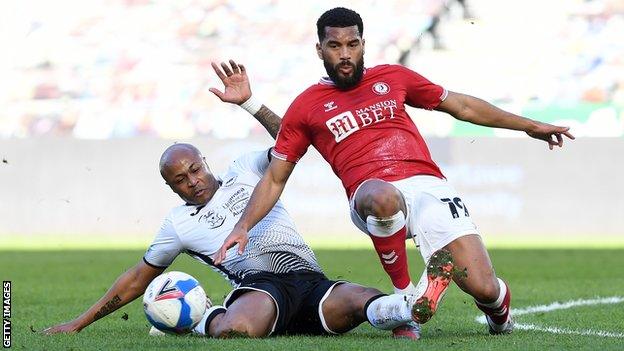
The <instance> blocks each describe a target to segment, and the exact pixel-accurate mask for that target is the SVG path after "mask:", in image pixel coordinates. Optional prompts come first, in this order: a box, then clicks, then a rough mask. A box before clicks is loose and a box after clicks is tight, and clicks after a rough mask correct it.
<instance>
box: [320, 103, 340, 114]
mask: <svg viewBox="0 0 624 351" xmlns="http://www.w3.org/2000/svg"><path fill="white" fill-rule="evenodd" d="M335 104H336V103H335V102H333V101H330V102H328V103H326V104H325V105H323V106H325V112H329V111H331V110H335V109H337V108H338V106H336V105H335Z"/></svg>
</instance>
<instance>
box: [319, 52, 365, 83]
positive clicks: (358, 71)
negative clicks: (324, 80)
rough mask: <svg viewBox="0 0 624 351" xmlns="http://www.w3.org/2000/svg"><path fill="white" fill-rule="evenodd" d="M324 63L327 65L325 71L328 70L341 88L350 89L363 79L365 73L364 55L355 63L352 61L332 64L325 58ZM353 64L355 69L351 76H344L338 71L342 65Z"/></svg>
mask: <svg viewBox="0 0 624 351" xmlns="http://www.w3.org/2000/svg"><path fill="white" fill-rule="evenodd" d="M323 65H324V66H325V71H327V75H328V76H329V78H330V79H331V80H332V81H333V82H334V84H336V87H337V88H338V89H340V90H348V89H351V88H353V87H355V86H356V85H358V84H359V83H360V81H361V80H362V76H363V75H364V57H362V58H361V59H360V60H359V61H357V63H356V64H355V65H354V64H353V63H351V62H348V61H346V62H341V63H339V64H337V65H335V66H332V65H331V63H329V62H327V61H326V60H323ZM345 65H348V66H351V67H353V71H352V74H351V76H349V77H344V76H341V75H340V73H338V70H339V69H340V67H341V66H345Z"/></svg>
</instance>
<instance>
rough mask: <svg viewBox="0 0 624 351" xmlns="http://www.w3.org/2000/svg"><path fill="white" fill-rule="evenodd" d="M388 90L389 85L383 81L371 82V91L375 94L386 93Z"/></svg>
mask: <svg viewBox="0 0 624 351" xmlns="http://www.w3.org/2000/svg"><path fill="white" fill-rule="evenodd" d="M389 92H390V86H389V85H388V84H386V83H384V82H377V83H375V84H373V93H375V94H377V95H386V94H388V93H389Z"/></svg>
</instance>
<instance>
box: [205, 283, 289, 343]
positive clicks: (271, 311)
mask: <svg viewBox="0 0 624 351" xmlns="http://www.w3.org/2000/svg"><path fill="white" fill-rule="evenodd" d="M276 318H277V308H276V306H275V302H274V300H273V299H272V298H271V296H270V295H269V294H267V293H266V292H264V291H254V290H247V291H244V292H242V293H241V294H239V295H238V296H237V297H236V299H235V300H234V301H233V302H231V303H229V305H228V307H227V309H226V308H225V307H223V306H213V307H211V308H210V309H208V311H206V314H205V315H204V318H203V319H202V320H201V321H200V324H199V325H198V327H196V328H195V330H194V332H195V333H197V334H201V335H209V336H211V337H214V338H228V337H234V336H237V337H240V336H245V337H252V338H259V337H265V336H268V335H270V334H271V332H272V331H273V328H274V325H275V321H276Z"/></svg>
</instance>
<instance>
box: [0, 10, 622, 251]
mask: <svg viewBox="0 0 624 351" xmlns="http://www.w3.org/2000/svg"><path fill="white" fill-rule="evenodd" d="M465 4H466V5H467V6H466V8H464V7H462V6H461V4H460V3H459V2H457V1H439V0H427V1H350V2H348V1H343V2H334V1H313V2H312V1H304V2H295V1H253V2H252V1H240V2H235V1H230V2H228V1H141V0H125V1H87V2H77V1H69V0H65V1H57V2H44V1H11V2H6V3H4V4H3V7H4V10H3V11H2V13H0V47H1V48H2V55H0V76H1V77H2V79H1V80H0V157H1V158H2V163H0V180H1V182H0V193H1V194H2V201H1V202H0V245H1V246H2V247H4V248H34V247H46V248H66V247H85V246H86V247H110V246H118V247H145V245H147V244H148V243H149V241H150V240H151V238H152V236H153V233H154V232H155V230H156V229H157V228H158V227H159V224H160V221H161V219H162V218H163V216H164V215H165V214H166V213H167V211H168V210H169V209H170V208H171V207H172V206H174V205H177V204H178V203H179V199H178V198H176V196H175V195H174V194H173V193H172V192H171V191H170V190H168V189H167V188H165V186H164V184H163V181H162V180H161V179H160V177H159V174H158V171H157V162H158V158H159V156H160V153H161V152H162V150H164V148H165V147H166V146H167V145H169V144H171V143H172V142H174V141H191V142H193V143H196V144H198V145H199V146H200V148H201V149H202V151H203V152H204V154H205V156H206V158H207V160H208V163H209V165H210V166H211V167H212V169H213V170H214V171H215V172H219V171H222V170H224V168H225V167H226V165H227V163H228V162H229V161H230V160H232V159H233V158H234V157H236V156H237V155H239V154H241V153H243V152H245V151H247V150H251V149H260V148H265V147H268V146H270V145H271V140H270V139H269V138H268V136H267V135H266V133H265V132H264V131H263V129H262V128H261V127H260V126H259V125H258V124H257V122H256V121H255V120H253V119H252V118H251V117H250V116H248V115H247V114H246V113H245V112H242V111H240V110H239V109H238V108H237V107H236V106H228V105H225V104H223V103H221V102H220V101H219V100H218V99H217V98H216V97H214V96H213V95H212V94H211V93H210V92H208V90H207V88H208V87H211V86H214V87H221V84H220V82H219V81H218V79H217V77H216V76H215V74H214V72H213V71H212V69H211V68H210V62H211V61H222V60H226V59H229V58H233V59H235V60H237V61H239V62H241V63H244V64H245V65H246V67H247V68H248V71H249V75H250V78H251V82H252V89H253V91H254V93H255V95H256V96H258V97H259V98H260V99H261V100H262V101H264V102H265V103H266V105H268V106H270V107H271V108H272V109H274V110H275V111H276V112H278V113H279V114H281V113H283V112H284V111H285V110H286V108H287V107H288V104H289V102H290V101H291V100H292V99H293V98H294V97H295V96H296V95H297V94H298V93H299V92H300V91H301V90H303V89H304V88H305V87H307V86H308V85H309V84H311V83H314V82H316V81H317V80H318V77H319V76H321V75H323V74H324V73H325V72H324V71H323V66H322V64H321V62H320V61H319V60H318V59H317V58H316V54H315V52H314V43H315V42H316V41H317V39H316V34H315V33H316V32H315V21H316V18H317V17H318V16H319V15H320V14H321V13H322V12H323V11H324V10H325V9H327V8H329V7H332V6H337V5H346V6H348V7H352V8H354V9H355V10H357V11H359V12H360V13H361V15H362V16H363V19H364V24H365V30H364V36H365V38H366V41H367V42H366V43H367V47H366V56H365V62H366V64H367V65H369V66H370V65H375V64H378V63H392V62H401V63H403V64H405V65H407V66H409V67H410V68H412V69H414V70H416V71H418V72H420V73H421V74H423V75H424V76H426V77H428V78H430V79H431V80H433V81H434V82H436V83H439V84H441V85H443V86H445V87H446V88H448V89H450V90H454V91H460V92H465V93H469V94H472V95H475V96H478V97H481V98H483V99H485V100H488V101H490V102H493V103H494V104H496V105H497V106H499V107H501V108H504V109H508V110H510V111H513V112H516V113H521V114H524V115H526V116H529V117H533V118H536V119H539V120H542V121H546V122H553V123H559V124H563V125H569V126H571V127H572V133H573V134H574V135H576V136H577V137H579V138H578V140H576V141H573V142H566V145H565V146H564V148H563V149H562V150H555V151H552V152H551V151H548V149H547V147H546V145H545V144H543V143H541V142H537V141H533V140H529V139H528V138H527V137H525V136H524V135H523V134H522V133H515V132H509V131H504V130H494V129H487V128H480V127H476V126H472V125H468V124H464V123H459V122H457V121H455V120H453V119H452V118H451V117H448V116H445V115H443V114H439V113H436V112H427V111H420V110H411V111H410V113H411V115H412V116H413V118H414V120H415V122H416V123H417V125H418V127H419V129H420V130H421V132H422V134H423V135H424V136H425V138H426V139H427V140H428V141H429V143H430V147H431V151H432V154H433V157H434V159H435V160H436V161H438V162H439V163H440V165H441V166H442V169H443V171H444V172H445V174H446V175H447V176H448V178H449V179H450V180H451V181H452V183H453V184H454V185H455V186H456V187H457V188H458V190H459V191H460V193H461V194H463V199H464V202H465V203H467V204H468V206H469V209H470V211H471V215H472V216H473V217H474V218H475V221H476V223H477V224H478V225H479V228H480V229H481V231H482V232H483V234H484V237H485V239H486V243H487V245H488V246H490V247H492V246H609V247H612V246H624V239H622V229H621V228H622V224H624V219H622V215H621V214H622V213H624V186H622V179H624V174H623V173H624V172H623V170H624V163H623V162H622V156H621V155H622V154H623V153H624V139H623V136H624V41H622V40H621V36H622V34H621V33H624V1H615V0H593V1H581V0H550V1H535V0H530V1H504V2H503V1H494V0H467V1H466V2H465ZM466 11H467V12H466ZM434 23H438V25H437V27H436V30H437V35H436V36H434V35H432V33H431V32H430V31H427V29H430V28H431V26H432V24H434ZM284 201H285V202H286V205H287V207H288V208H289V209H290V211H291V212H292V214H293V216H294V217H295V220H296V223H297V224H298V226H299V227H300V229H301V230H302V232H303V233H304V236H305V238H306V239H307V240H308V241H310V242H312V243H313V244H315V245H328V246H351V245H355V246H358V245H360V244H362V246H366V247H368V245H369V244H368V241H367V239H366V238H365V237H363V236H362V235H360V234H358V233H357V232H356V230H355V229H354V228H353V227H352V225H351V224H350V222H349V219H348V210H347V203H346V200H345V196H344V192H343V190H342V188H341V186H340V184H339V182H338V180H337V179H335V176H333V175H332V174H331V170H330V168H329V167H328V166H327V165H326V164H325V163H324V162H323V161H322V160H321V159H320V157H319V156H318V154H316V152H315V151H314V150H310V151H309V152H308V155H307V156H306V157H305V158H304V160H303V161H302V163H301V164H300V165H299V166H298V167H297V168H296V170H295V174H294V175H293V176H292V178H291V181H290V182H289V185H288V186H287V188H286V192H285V195H284ZM354 243H355V244H354Z"/></svg>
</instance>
